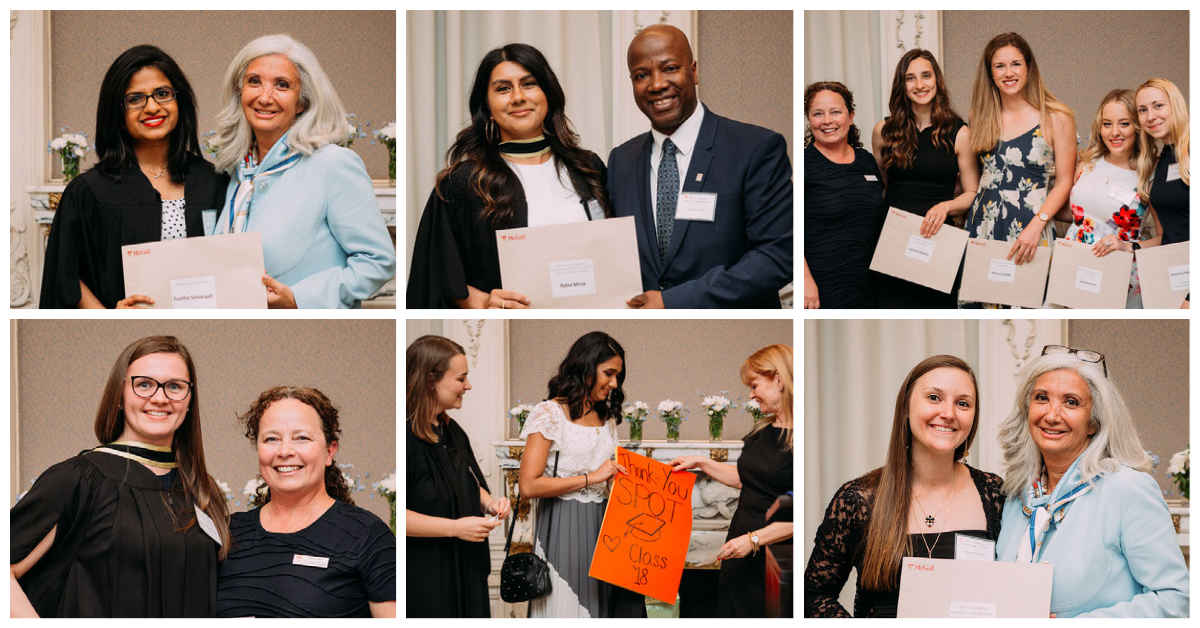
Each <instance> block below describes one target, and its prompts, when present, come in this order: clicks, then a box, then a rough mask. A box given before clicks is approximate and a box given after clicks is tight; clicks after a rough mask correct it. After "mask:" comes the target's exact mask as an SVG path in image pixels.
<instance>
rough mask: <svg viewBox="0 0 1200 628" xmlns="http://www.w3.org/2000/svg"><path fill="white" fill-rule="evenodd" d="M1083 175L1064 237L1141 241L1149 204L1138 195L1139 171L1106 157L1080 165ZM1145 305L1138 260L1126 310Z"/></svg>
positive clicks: (1090, 240)
mask: <svg viewBox="0 0 1200 628" xmlns="http://www.w3.org/2000/svg"><path fill="white" fill-rule="evenodd" d="M1081 169H1082V170H1083V174H1081V175H1080V176H1079V179H1078V180H1076V181H1075V185H1074V186H1073V187H1072V188H1071V214H1072V220H1071V228H1070V230H1068V231H1067V235H1066V236H1064V237H1066V238H1067V239H1068V240H1078V241H1079V242H1082V243H1084V244H1095V243H1097V242H1099V241H1100V240H1102V239H1103V238H1104V237H1105V236H1109V235H1115V236H1117V238H1118V239H1119V240H1121V241H1122V242H1136V241H1138V240H1140V239H1141V238H1140V236H1139V232H1140V231H1141V228H1142V217H1143V216H1145V215H1146V205H1145V204H1144V203H1142V201H1141V198H1140V197H1139V196H1138V195H1137V173H1136V172H1134V171H1133V170H1127V169H1125V168H1118V167H1117V166H1114V165H1112V164H1110V163H1108V160H1107V159H1105V158H1104V157H1101V158H1099V159H1097V160H1096V161H1094V162H1092V163H1089V164H1084V165H1082V166H1081ZM1141 307H1142V286H1141V283H1140V282H1139V281H1138V274H1137V262H1136V261H1135V262H1134V264H1133V270H1132V271H1131V273H1130V275H1129V294H1128V295H1127V297H1126V299H1125V308H1126V309H1139V308H1141Z"/></svg>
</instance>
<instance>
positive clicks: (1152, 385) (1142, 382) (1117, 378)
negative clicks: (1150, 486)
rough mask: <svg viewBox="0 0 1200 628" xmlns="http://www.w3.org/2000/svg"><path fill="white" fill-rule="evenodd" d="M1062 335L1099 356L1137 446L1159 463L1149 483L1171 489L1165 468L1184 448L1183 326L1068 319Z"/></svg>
mask: <svg viewBox="0 0 1200 628" xmlns="http://www.w3.org/2000/svg"><path fill="white" fill-rule="evenodd" d="M1067 333H1068V339H1069V343H1070V345H1071V346H1072V347H1076V348H1081V349H1092V350H1093V351H1099V352H1100V353H1103V354H1104V356H1105V360H1104V362H1105V364H1106V365H1107V366H1108V372H1109V375H1111V376H1112V379H1113V381H1114V382H1116V384H1117V388H1119V389H1120V390H1121V394H1122V395H1124V396H1125V401H1126V403H1128V404H1129V410H1130V411H1131V412H1132V413H1133V420H1134V425H1136V426H1137V431H1138V436H1139V437H1140V438H1141V439H1142V447H1143V448H1144V449H1148V450H1150V452H1152V453H1153V454H1155V455H1157V456H1158V457H1159V459H1160V464H1159V466H1158V468H1157V469H1155V470H1154V472H1153V475H1154V479H1156V480H1158V483H1159V485H1160V486H1162V488H1163V489H1164V490H1167V489H1171V490H1176V489H1175V487H1174V485H1172V484H1171V482H1170V479H1169V478H1168V477H1167V464H1168V463H1169V462H1170V461H1171V455H1172V454H1174V453H1175V452H1177V451H1183V450H1184V449H1187V447H1188V436H1189V434H1188V408H1189V404H1190V402H1189V392H1188V382H1189V379H1188V377H1189V373H1190V369H1189V366H1188V346H1189V343H1188V321H1186V320H1182V321H1175V320H1169V321H1166V320H1072V321H1070V323H1069V325H1068V328H1067ZM1176 492H1178V491H1177V490H1176ZM1174 496H1176V497H1178V495H1174Z"/></svg>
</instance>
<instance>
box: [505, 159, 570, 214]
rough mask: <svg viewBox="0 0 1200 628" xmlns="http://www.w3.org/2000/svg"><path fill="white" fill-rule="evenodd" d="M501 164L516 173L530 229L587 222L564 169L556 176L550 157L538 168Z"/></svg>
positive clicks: (509, 162) (509, 163)
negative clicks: (527, 205)
mask: <svg viewBox="0 0 1200 628" xmlns="http://www.w3.org/2000/svg"><path fill="white" fill-rule="evenodd" d="M505 161H506V162H507V163H508V166H509V167H510V168H512V170H513V172H515V173H517V179H519V180H520V181H521V187H522V188H524V189H525V200H526V202H528V203H529V226H530V227H544V226H546V225H565V224H568V223H572V222H587V219H588V217H587V213H585V212H584V209H583V204H582V203H581V202H580V201H581V199H580V198H579V194H577V193H576V192H575V188H573V187H571V179H570V177H568V176H567V172H566V170H565V169H564V170H563V171H562V173H559V172H558V169H557V168H555V167H554V161H555V160H554V158H553V157H551V158H550V159H549V160H548V161H547V162H546V163H544V164H538V165H526V164H515V163H513V162H511V161H507V160H505ZM564 179H565V181H564Z"/></svg>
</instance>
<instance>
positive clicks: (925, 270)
mask: <svg viewBox="0 0 1200 628" xmlns="http://www.w3.org/2000/svg"><path fill="white" fill-rule="evenodd" d="M923 220H924V218H922V217H921V216H918V215H916V214H912V213H909V212H906V211H904V210H902V209H897V208H895V207H891V208H888V213H887V218H886V219H884V221H883V232H882V233H880V234H879V244H878V245H876V246H875V254H874V256H872V257H871V270H873V271H876V272H880V273H883V274H885V275H891V276H893V277H899V278H900V279H904V280H906V281H911V282H913V283H918V284H921V285H922V286H927V287H929V288H933V289H934V290H938V291H941V292H945V293H949V292H950V291H951V290H952V289H953V288H954V278H955V277H956V276H957V275H958V267H959V264H961V263H962V257H963V249H964V248H966V246H967V232H966V231H963V230H962V229H959V228H957V227H953V226H950V225H942V227H941V228H940V229H938V232H937V234H936V235H934V236H933V237H932V238H923V237H921V222H922V221H923Z"/></svg>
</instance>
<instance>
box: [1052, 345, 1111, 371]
mask: <svg viewBox="0 0 1200 628" xmlns="http://www.w3.org/2000/svg"><path fill="white" fill-rule="evenodd" d="M1051 353H1074V354H1075V355H1076V356H1077V357H1078V358H1079V359H1080V360H1083V361H1084V362H1099V363H1100V366H1101V367H1103V368H1104V376H1105V377H1108V365H1107V364H1105V363H1104V354H1103V353H1100V352H1098V351H1091V350H1088V349H1072V348H1070V347H1064V346H1062V345H1046V346H1044V347H1042V355H1048V354H1051Z"/></svg>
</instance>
